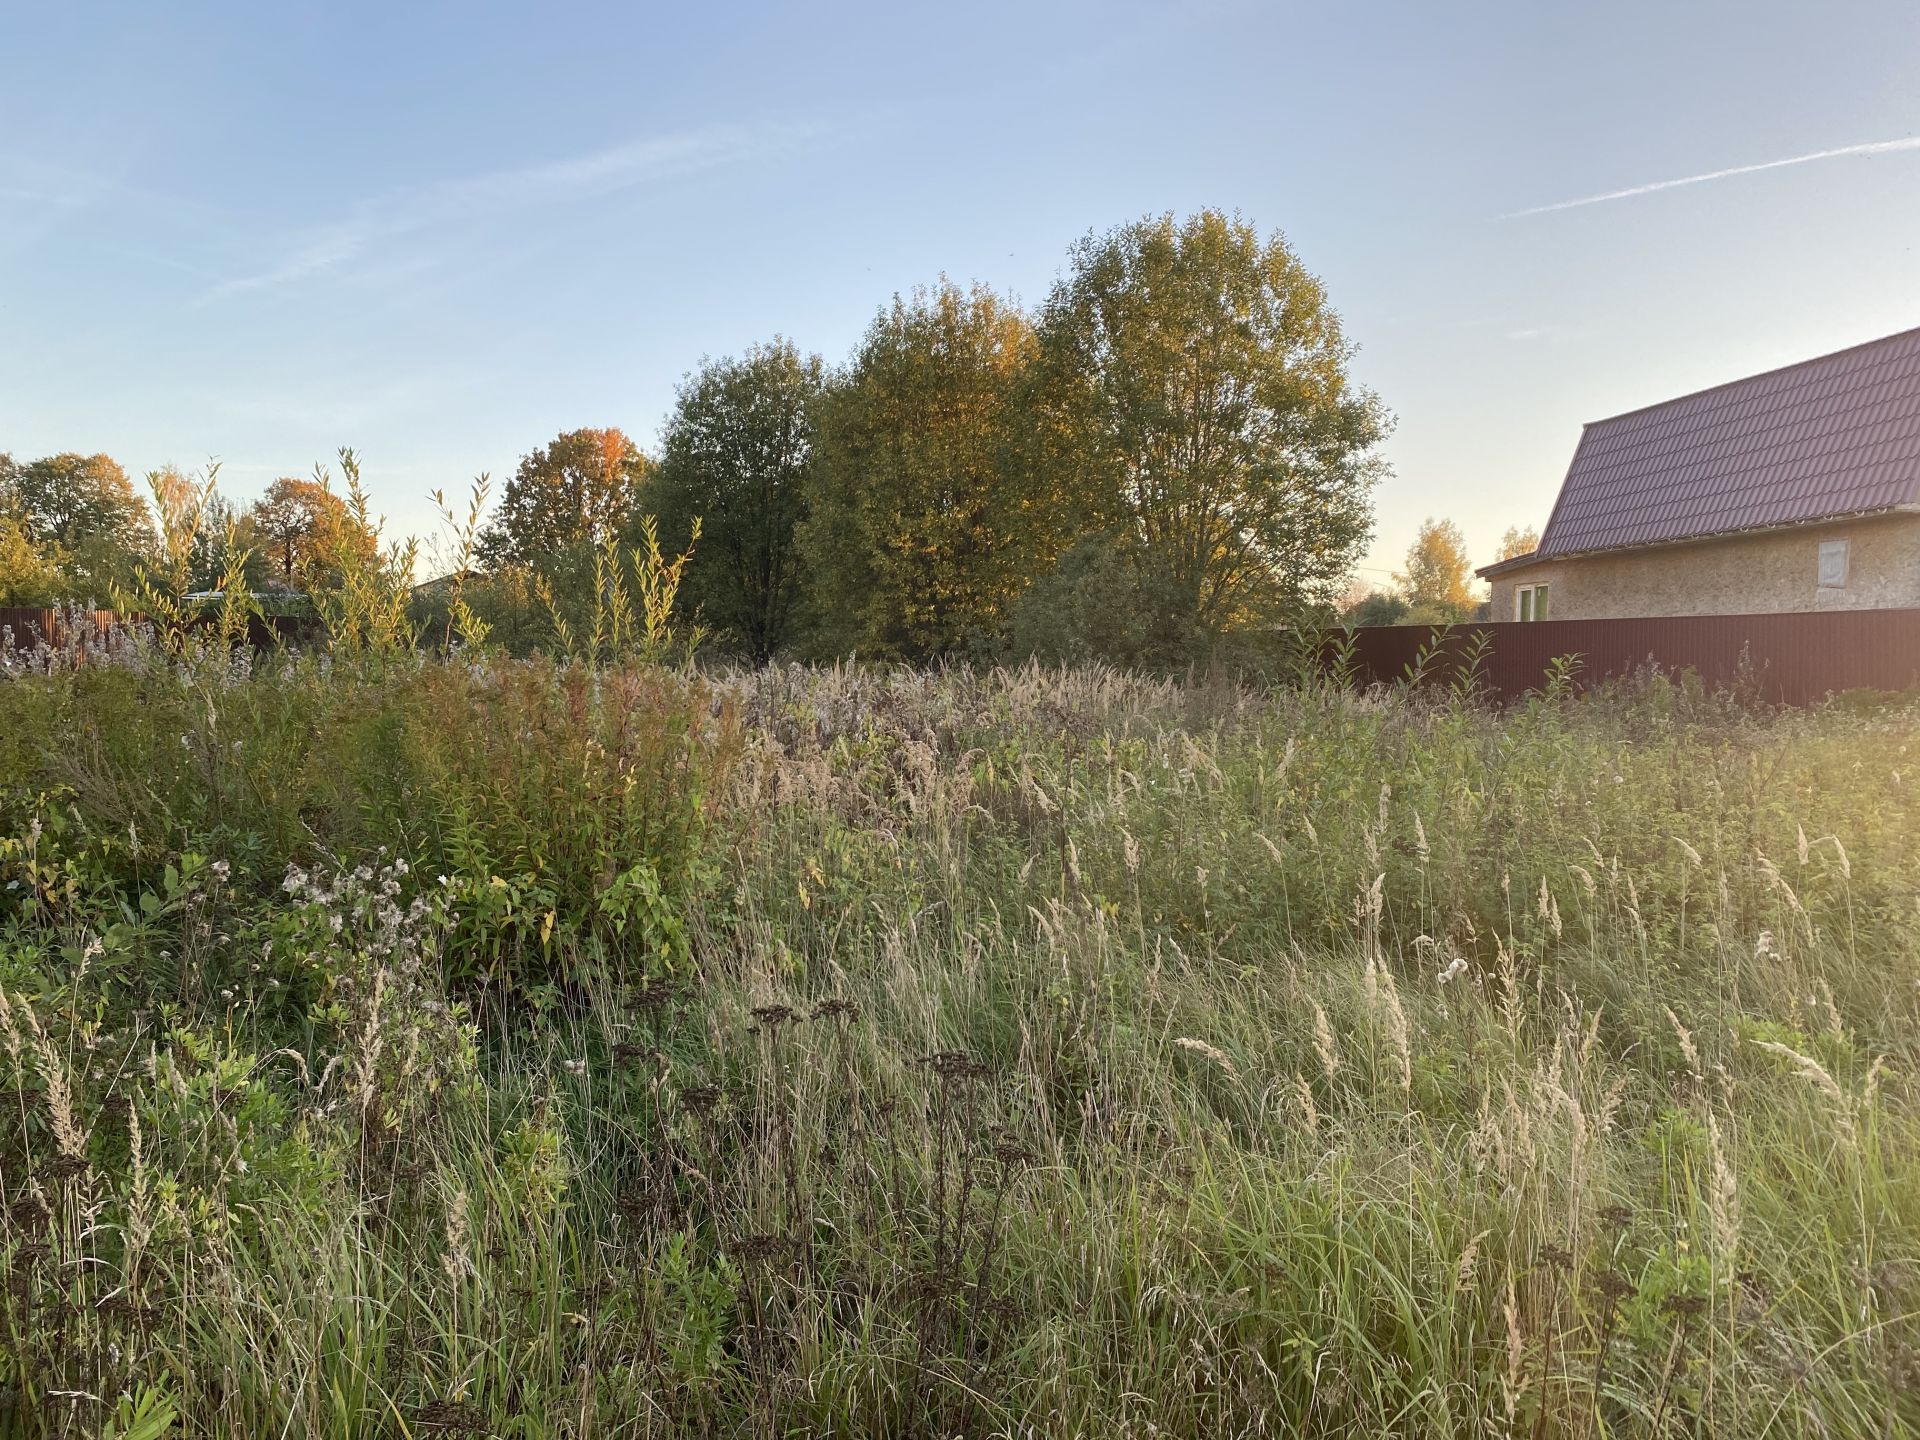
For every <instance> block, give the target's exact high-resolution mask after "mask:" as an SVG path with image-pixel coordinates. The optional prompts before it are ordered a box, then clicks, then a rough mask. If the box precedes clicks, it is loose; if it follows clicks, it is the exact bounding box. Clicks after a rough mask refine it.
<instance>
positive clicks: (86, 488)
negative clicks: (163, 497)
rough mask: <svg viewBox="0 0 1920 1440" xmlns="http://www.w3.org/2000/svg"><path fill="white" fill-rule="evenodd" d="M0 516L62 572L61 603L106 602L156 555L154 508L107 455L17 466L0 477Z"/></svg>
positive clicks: (63, 457) (72, 456)
mask: <svg viewBox="0 0 1920 1440" xmlns="http://www.w3.org/2000/svg"><path fill="white" fill-rule="evenodd" d="M0 514H3V515H6V516H8V517H10V518H11V519H12V520H13V522H14V524H15V525H17V526H18V527H19V530H20V532H21V534H23V535H24V536H25V537H26V540H27V543H28V544H30V545H31V546H32V547H33V548H34V550H35V552H36V553H37V554H38V555H39V557H40V558H41V560H42V561H43V562H44V563H46V564H47V565H50V566H52V567H54V568H55V569H57V571H58V572H59V574H60V577H61V580H60V587H59V588H60V590H61V593H62V598H71V599H79V600H88V599H92V600H104V599H105V598H106V597H107V596H108V595H109V594H110V593H112V592H113V591H114V590H115V589H116V588H117V587H120V586H123V585H125V584H126V583H127V582H128V581H129V580H130V579H131V578H132V574H133V569H134V566H135V565H136V564H138V562H139V561H140V560H141V558H142V557H145V556H149V555H151V554H152V553H153V548H154V533H153V523H152V520H151V518H150V517H149V515H148V513H147V507H146V505H145V503H144V502H143V501H142V500H141V499H140V497H139V495H138V494H137V493H136V492H135V491H134V488H133V482H132V481H130V480H129V479H128V478H127V473H126V471H124V470H122V469H121V468H120V467H119V465H117V464H115V463H114V461H113V460H112V459H111V458H110V457H109V456H106V455H79V454H74V453H65V454H60V455H51V456H48V457H46V458H44V459H40V460H33V461H29V462H28V463H26V464H24V465H21V464H15V463H13V462H11V461H10V462H9V463H8V465H7V467H6V473H4V474H3V475H0Z"/></svg>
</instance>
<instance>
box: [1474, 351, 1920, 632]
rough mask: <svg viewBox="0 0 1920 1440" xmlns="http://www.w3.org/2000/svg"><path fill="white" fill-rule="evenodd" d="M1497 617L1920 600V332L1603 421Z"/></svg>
mask: <svg viewBox="0 0 1920 1440" xmlns="http://www.w3.org/2000/svg"><path fill="white" fill-rule="evenodd" d="M1478 573H1479V575H1480V577H1481V578H1482V579H1483V580H1486V581H1488V582H1489V583H1490V584H1491V585H1492V588H1493V599H1492V613H1491V618H1493V619H1495V620H1545V619H1554V620H1597V619H1612V618H1619V617H1626V616H1637V615H1743V614H1761V613H1772V612H1779V611H1791V610H1871V609H1890V608H1910V607H1911V608H1920V329H1916V330H1906V331H1902V332H1901V333H1900V334H1898V335H1889V336H1887V337H1886V338H1885V339H1883V340H1874V341H1870V342H1869V343H1867V344H1865V345H1856V346H1854V347H1853V348H1852V349H1849V350H1840V351H1836V352H1835V353H1834V354H1831V355H1822V356H1820V357H1819V358H1818V359H1814V360H1803V361H1801V362H1800V363H1799V364H1797V365H1789V366H1786V367H1785V368H1784V369H1780V370H1769V371H1767V372H1766V373H1765V374H1763V375H1754V376H1751V377H1749V378H1747V379H1745V380H1735V381H1732V382H1730V383H1729V384H1725V385H1717V386H1715V387H1714V388H1713V389H1711V390H1701V391H1698V392H1697V393H1695V394H1692V395H1683V396H1681V397H1680V398H1679V399H1677V400H1668V401H1665V402H1664V403H1662V404H1659V405H1649V406H1647V407H1646V408H1645V409H1642V410H1632V411H1629V412H1627V413H1626V414H1624V415H1616V416H1614V417H1613V418H1612V419H1610V420H1597V421H1595V422H1593V423H1592V424H1590V425H1588V426H1587V427H1586V429H1585V431H1584V432H1582V434H1581V436H1580V444H1579V447H1578V448H1577V449H1576V450H1575V451H1574V454H1573V464H1572V465H1571V466H1570V467H1569V468H1568V470H1567V478H1566V480H1565V481H1564V482H1562V484H1561V486H1560V498H1559V500H1558V501H1557V502H1556V503H1555V505H1554V507H1553V516H1552V518H1551V519H1549V520H1548V521H1547V528H1546V531H1545V533H1544V534H1542V535H1541V537H1540V545H1539V548H1538V549H1536V550H1535V551H1533V553H1532V554H1529V555H1520V556H1516V557H1515V558H1514V559H1511V560H1503V561H1501V562H1500V563H1499V564H1497V565H1489V566H1487V567H1486V568H1485V569H1483V570H1481V571H1479V572H1478Z"/></svg>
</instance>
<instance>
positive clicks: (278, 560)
mask: <svg viewBox="0 0 1920 1440" xmlns="http://www.w3.org/2000/svg"><path fill="white" fill-rule="evenodd" d="M244 533H245V536H246V539H247V541H248V543H249V544H251V545H252V546H253V547H254V548H255V549H256V550H257V551H258V552H259V554H260V555H261V557H262V559H263V561H264V563H265V566H266V568H267V569H268V571H269V572H270V574H271V575H272V578H273V580H274V581H275V582H277V583H278V584H279V585H281V586H283V587H284V588H286V589H289V590H308V591H310V590H313V589H315V588H317V587H321V586H325V585H327V584H329V583H331V580H332V578H333V577H335V576H337V575H338V574H339V573H340V571H341V568H342V566H343V564H344V562H345V561H346V560H347V559H348V558H349V556H357V557H359V558H361V559H366V558H369V557H371V556H372V555H373V553H374V551H375V550H376V549H377V548H378V541H377V540H376V539H375V538H374V536H373V535H372V534H371V533H370V532H369V531H368V529H367V528H366V527H365V526H364V525H361V524H359V523H358V522H356V520H355V519H354V517H353V515H352V513H351V511H350V510H349V508H348V506H347V502H346V500H345V498H344V497H342V496H340V495H338V494H336V493H334V490H333V486H332V483H331V482H330V480H329V479H328V478H327V476H326V475H325V474H324V473H321V472H318V471H316V472H315V474H314V476H313V478H312V479H308V480H301V479H297V478H294V477H292V476H283V477H281V478H280V479H278V480H275V481H274V482H273V483H272V484H271V485H269V486H268V487H267V492H266V494H265V495H263V496H261V497H260V499H258V500H257V501H255V502H254V504H253V506H252V508H251V509H249V510H248V511H247V514H246V519H245V524H244Z"/></svg>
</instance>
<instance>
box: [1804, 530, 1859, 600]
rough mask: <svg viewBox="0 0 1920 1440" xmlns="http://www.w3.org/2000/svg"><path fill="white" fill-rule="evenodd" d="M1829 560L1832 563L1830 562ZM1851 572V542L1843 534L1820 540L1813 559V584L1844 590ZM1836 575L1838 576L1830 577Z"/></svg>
mask: <svg viewBox="0 0 1920 1440" xmlns="http://www.w3.org/2000/svg"><path fill="white" fill-rule="evenodd" d="M1830 561H1831V562H1834V563H1832V564H1830V563H1829V562H1830ZM1852 572H1853V542H1852V541H1850V540H1848V539H1847V538H1846V537H1845V536H1842V537H1841V538H1839V539H1837V540H1822V541H1821V542H1820V549H1819V550H1818V552H1817V553H1816V558H1815V560H1814V568H1813V583H1814V585H1815V586H1816V587H1817V588H1819V589H1821V590H1844V589H1846V588H1847V581H1848V580H1850V579H1852ZM1836 575H1837V576H1838V578H1831V577H1834V576H1836Z"/></svg>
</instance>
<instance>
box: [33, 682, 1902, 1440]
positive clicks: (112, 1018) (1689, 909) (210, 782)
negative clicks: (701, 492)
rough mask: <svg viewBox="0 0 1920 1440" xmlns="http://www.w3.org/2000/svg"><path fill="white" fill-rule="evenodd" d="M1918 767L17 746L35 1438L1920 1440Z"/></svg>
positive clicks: (1058, 743)
mask: <svg viewBox="0 0 1920 1440" xmlns="http://www.w3.org/2000/svg"><path fill="white" fill-rule="evenodd" d="M123 658H124V657H123ZM1917 719H1920V714H1917V713H1916V711H1915V710H1914V709H1912V708H1909V707H1906V706H1905V705H1904V704H1903V702H1901V701H1899V700H1887V701H1884V702H1881V703H1877V704H1874V705H1848V706H1835V707H1831V708H1829V709H1826V710H1823V711H1819V712H1814V713H1803V712H1787V713H1780V714H1758V713H1753V712H1750V711H1746V710H1743V709H1741V708H1740V707H1738V706H1736V705H1734V704H1732V703H1730V702H1725V701H1721V700H1716V699H1714V698H1712V697H1707V696H1702V695H1700V694H1699V693H1697V692H1695V691H1690V690H1689V689H1687V688H1686V687H1684V686H1675V685H1672V684H1668V683H1666V682H1662V681H1654V682H1651V683H1648V684H1645V685H1641V686H1638V687H1633V688H1631V689H1621V690H1615V691H1612V692H1609V693H1606V694H1601V695H1595V696H1590V697H1587V698H1585V699H1572V698H1567V697H1564V696H1559V697H1555V698H1552V699H1546V700H1541V701H1537V702H1534V703H1532V704H1530V705H1527V706H1523V707H1520V708H1518V709H1514V710H1510V711H1508V712H1506V713H1504V714H1502V713H1495V712H1492V711H1489V710H1486V709H1484V708H1480V707H1477V706H1474V705H1472V704H1469V703H1465V702H1463V701H1459V700H1455V699H1445V700H1441V699H1430V698H1420V697H1413V696H1408V695H1403V694H1375V695H1368V696H1355V695H1350V694H1346V693H1343V692H1339V691H1336V690H1332V689H1327V688H1322V687H1317V686H1308V687H1305V688H1281V689H1276V690H1272V691H1266V690H1257V691H1256V690H1251V689H1243V688H1237V687H1233V686H1228V685H1217V684H1214V685H1207V684H1196V685H1178V684H1172V683H1160V682H1153V681H1148V680H1144V679H1137V678H1130V677H1126V676H1122V675H1118V674H1114V673H1111V672H1106V671H1098V670H1090V669H1089V670H1076V671H1068V672H1041V671H1024V672H1015V673H1006V672H992V673H987V672H974V671H968V670H962V669H956V670H950V671H944V672H940V673H919V672H907V671H899V672H891V673H878V672H856V671H847V670H778V669H776V670H771V671H767V672H763V673H759V674H737V675H736V674H712V675H706V676H699V675H696V674H692V673H689V672H683V671H675V670H661V669H658V668H651V667H645V666H635V665H612V666H607V667H604V668H601V669H598V670H591V671H589V670H586V669H583V668H578V667H566V666H555V665H552V664H549V663H547V662H543V661H526V662H516V661H507V660H503V659H501V660H491V659H490V660H481V661H470V660H460V661H426V660H419V659H414V658H410V657H386V658H382V657H380V656H377V655H375V656H369V657H366V658H364V659H361V660H356V661H352V662H346V661H342V662H338V663H332V664H329V663H324V662H320V661H315V660H302V661H295V660H292V659H279V658H275V659H270V660H268V661H265V662H263V663H262V664H260V665H259V666H258V667H257V668H256V669H254V670H253V671H251V672H246V671H238V672H237V671H235V670H234V669H233V668H232V667H231V666H220V665H215V664H213V663H212V662H210V661H205V660H201V661H188V662H180V663H162V662H160V661H159V660H158V659H157V658H156V657H148V660H147V662H146V663H144V664H141V665H135V664H130V663H115V664H105V663H96V664H93V665H89V666H83V667H80V668H79V669H77V670H71V671H61V672H58V673H53V674H36V675H19V676H16V677H14V678H11V679H4V678H0V805H3V806H4V809H0V836H4V837H6V838H4V839H0V887H4V888H0V904H3V905H4V920H0V992H3V993H4V994H5V996H6V999H7V1009H6V1012H5V1015H4V1018H3V1019H0V1192H3V1193H0V1201H3V1202H4V1203H5V1206H6V1209H5V1211H4V1216H5V1219H4V1221H3V1222H0V1225H3V1227H4V1228H0V1271H4V1273H5V1275H6V1277H7V1281H8V1284H7V1288H6V1290H5V1292H4V1299H0V1336H4V1342H3V1343H0V1432H5V1433H15V1432H17V1433H21V1434H28V1435H43V1434H44V1435H76V1436H77V1435H96V1434H102V1433H105V1434H115V1435H121V1436H134V1435H145V1436H159V1435H165V1434H177V1435H193V1436H201V1435H206V1436H234V1437H239V1436H247V1437H252V1436H266V1435H273V1436H280V1435H286V1436H315V1437H318V1436H330V1437H345V1436H386V1435H409V1436H411V1435H425V1434H445V1433H449V1432H451V1431H458V1430H460V1429H463V1428H464V1429H466V1430H468V1431H470V1432H471V1433H476V1434H482V1433H485V1434H497V1435H502V1436H527V1437H541V1436H579V1437H588V1436H593V1437H606V1436H646V1435H654V1436H669V1435H716V1436H719V1435H729V1436H730V1435H736V1434H749V1435H753V1434H758V1435H787V1434H802V1433H833V1434H845V1435H897V1436H910V1435H948V1434H955V1433H966V1434H973V1435H997V1434H1005V1435H1023V1436H1024V1435H1046V1436H1053V1435H1061V1436H1073V1435H1087V1436H1093V1435H1112V1434H1119V1435H1137V1436H1148V1435H1165V1436H1172V1435H1209V1436H1212V1435H1219V1436H1238V1435H1249V1436H1251V1435H1267V1434H1290V1433H1298V1432H1302V1431H1304V1432H1308V1433H1314V1434H1327V1435H1354V1436H1362V1435H1365V1436H1374V1435H1382V1434H1391V1435H1407V1436H1416V1435H1418V1436H1425V1435H1433V1434H1459V1435H1481V1434H1498V1435H1513V1436H1589V1435H1591V1436H1602V1435H1652V1434H1662V1435H1705V1434H1713V1435H1729V1436H1731V1435H1740V1436H1749V1435H1763V1434H1764V1435H1775V1436H1801V1435H1805V1436H1850V1435H1863V1436H1879V1435H1887V1434H1897V1433H1908V1432H1910V1431H1911V1430H1912V1429H1913V1428H1914V1427H1915V1426H1916V1425H1920V1399H1917V1398H1916V1396H1915V1390H1914V1387H1915V1383H1916V1381H1920V1109H1917V1108H1916V1088H1915V1069H1914V1066H1915V1061H1916V1058H1920V939H1916V935H1917V934H1920V931H1917V930H1916V922H1917V921H1920V887H1917V886H1916V878H1915V877H1916V876H1920V797H1917V796H1916V789H1917V788H1920V749H1916V748H1915V742H1916V740H1917V739H1920V726H1916V720H1917ZM1443 976H1445V977H1446V978H1445V979H1444V980H1443V979H1442V977H1443ZM143 1427H144V1428H143Z"/></svg>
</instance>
